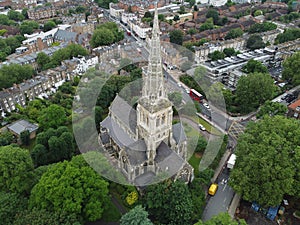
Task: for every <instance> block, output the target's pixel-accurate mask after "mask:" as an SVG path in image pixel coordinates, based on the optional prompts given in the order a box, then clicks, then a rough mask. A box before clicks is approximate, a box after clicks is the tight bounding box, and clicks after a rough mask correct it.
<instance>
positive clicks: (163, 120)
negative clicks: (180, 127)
mask: <svg viewBox="0 0 300 225" xmlns="http://www.w3.org/2000/svg"><path fill="white" fill-rule="evenodd" d="M165 122H166V116H165V114H163V116H162V118H161V124H165Z"/></svg>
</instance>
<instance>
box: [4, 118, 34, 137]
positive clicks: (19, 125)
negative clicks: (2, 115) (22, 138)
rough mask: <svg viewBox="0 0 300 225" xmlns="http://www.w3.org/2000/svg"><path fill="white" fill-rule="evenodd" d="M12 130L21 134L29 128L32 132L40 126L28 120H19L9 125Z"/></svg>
mask: <svg viewBox="0 0 300 225" xmlns="http://www.w3.org/2000/svg"><path fill="white" fill-rule="evenodd" d="M7 128H8V129H9V130H11V131H12V132H14V133H16V134H18V135H20V134H21V133H22V132H23V131H25V130H28V131H29V132H30V133H32V132H34V131H36V130H37V129H38V128H39V127H38V126H37V125H35V124H32V123H29V122H28V121H26V120H18V121H16V122H14V123H12V124H11V125H9V126H8V127H7Z"/></svg>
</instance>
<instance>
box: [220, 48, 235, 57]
mask: <svg viewBox="0 0 300 225" xmlns="http://www.w3.org/2000/svg"><path fill="white" fill-rule="evenodd" d="M223 53H224V54H225V55H226V57H231V56H234V55H237V52H236V51H235V49H234V48H224V50H223Z"/></svg>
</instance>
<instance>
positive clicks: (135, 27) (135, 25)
mask: <svg viewBox="0 0 300 225" xmlns="http://www.w3.org/2000/svg"><path fill="white" fill-rule="evenodd" d="M128 27H129V28H130V31H132V32H134V33H135V34H136V35H137V36H138V37H139V38H141V39H143V40H145V39H146V38H147V35H148V33H149V32H150V31H151V30H152V28H151V27H150V26H149V25H148V24H145V23H142V22H140V21H139V20H128Z"/></svg>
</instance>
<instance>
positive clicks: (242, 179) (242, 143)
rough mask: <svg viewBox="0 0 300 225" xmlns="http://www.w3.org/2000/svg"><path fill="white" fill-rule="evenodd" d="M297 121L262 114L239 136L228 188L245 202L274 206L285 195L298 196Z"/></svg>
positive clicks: (299, 152) (298, 153) (299, 161)
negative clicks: (262, 115)
mask: <svg viewBox="0 0 300 225" xmlns="http://www.w3.org/2000/svg"><path fill="white" fill-rule="evenodd" d="M299 125H300V123H299V121H297V120H293V119H288V118H285V117H282V116H274V117H268V116H266V117H264V118H263V119H262V120H260V121H258V122H256V123H251V124H249V125H248V126H247V128H246V131H245V133H244V134H243V135H242V136H240V138H239V141H238V145H237V148H236V150H235V154H236V156H237V159H236V163H235V166H234V168H233V170H232V171H231V174H230V185H231V187H232V188H233V189H234V190H235V191H236V192H237V193H239V194H241V195H242V197H243V198H244V199H245V200H247V201H256V202H258V204H260V205H262V206H264V207H267V206H277V205H279V204H280V202H281V201H282V199H283V196H284V195H285V194H288V195H291V196H297V197H299V189H300V188H299V186H297V185H298V184H299V179H300V177H299V175H298V173H297V170H298V169H299V163H300V157H299V156H300V148H299V146H300V140H299V138H295V137H299V134H300V126H299Z"/></svg>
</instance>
